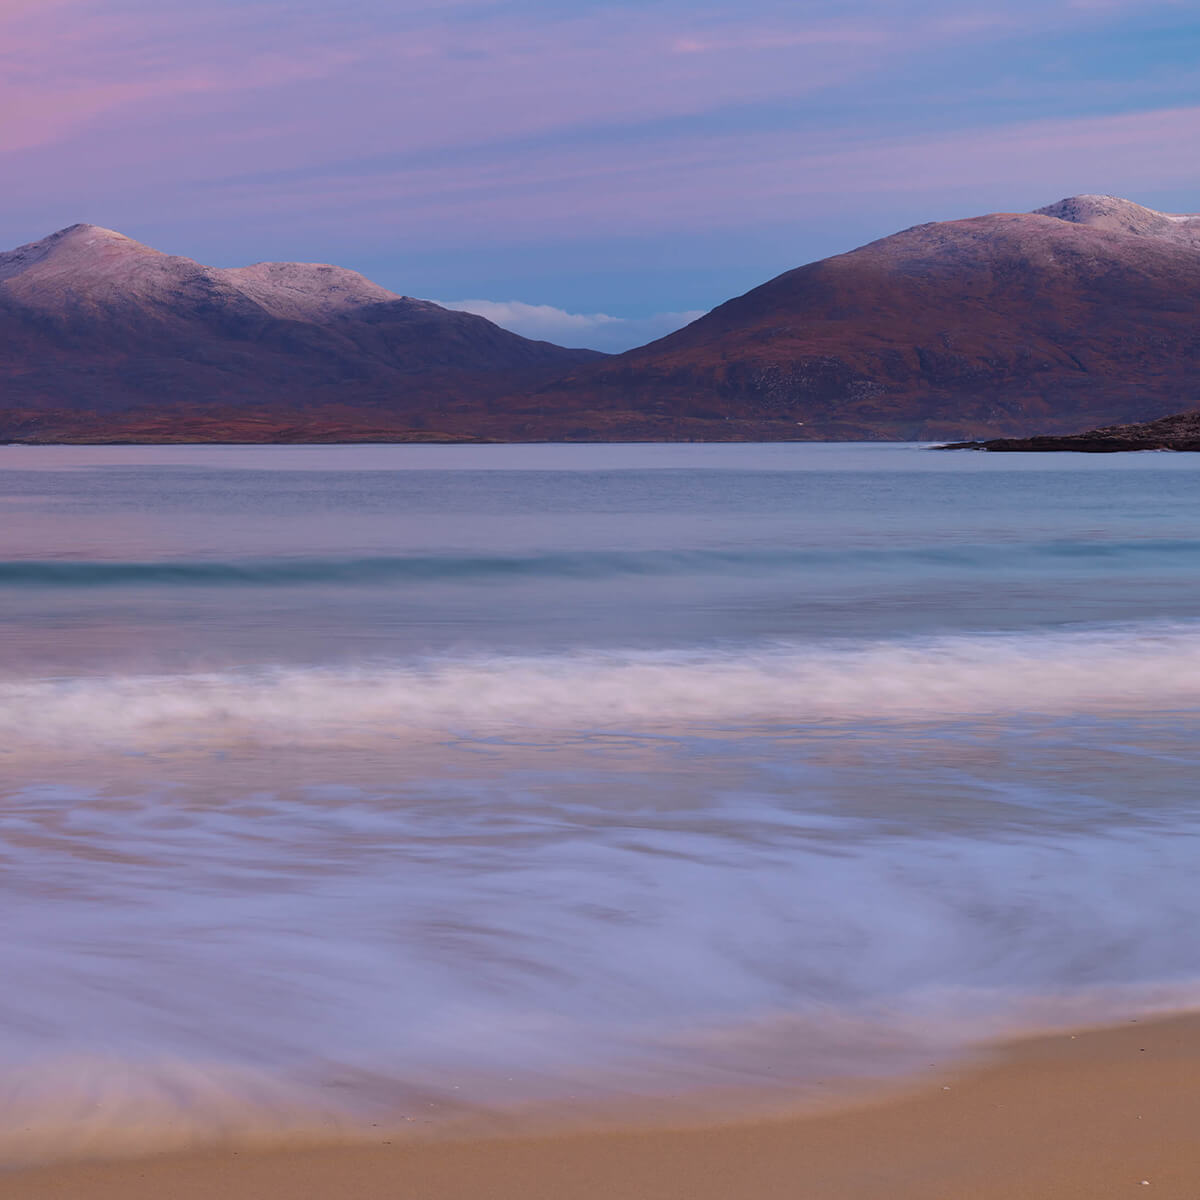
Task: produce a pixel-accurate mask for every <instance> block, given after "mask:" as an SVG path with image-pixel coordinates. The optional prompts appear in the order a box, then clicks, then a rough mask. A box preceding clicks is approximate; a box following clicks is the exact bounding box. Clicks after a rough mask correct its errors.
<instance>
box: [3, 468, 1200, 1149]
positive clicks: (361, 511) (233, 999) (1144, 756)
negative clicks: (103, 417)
mask: <svg viewBox="0 0 1200 1200" xmlns="http://www.w3.org/2000/svg"><path fill="white" fill-rule="evenodd" d="M1198 530H1200V459H1197V458H1196V457H1194V456H1186V455H1178V456H1173V455H1166V454H1155V455H1141V456H1130V457H1114V458H1110V457H1067V456H1063V457H1057V456H1051V457H1040V456H987V455H979V454H957V455H950V454H940V453H936V452H933V451H929V450H925V449H921V448H919V447H909V446H894V445H886V446H871V447H859V446H803V445H799V446H763V447H755V446H632V447H600V446H588V447H584V446H577V447H553V446H540V447H517V446H513V447H502V446H495V447H492V446H480V447H432V446H431V447H344V448H343V447H286V448H285V447H272V448H129V449H125V448H112V449H88V448H17V447H8V448H0V637H2V638H3V647H2V650H3V658H2V664H0V772H2V774H0V906H2V911H3V913H4V915H5V919H4V921H3V923H2V924H0V1160H2V1159H3V1158H7V1159H8V1160H9V1161H14V1160H16V1159H21V1158H28V1157H36V1156H38V1155H43V1154H47V1153H51V1152H55V1151H58V1152H61V1151H64V1150H65V1151H67V1152H73V1151H79V1152H86V1153H94V1152H99V1153H104V1152H108V1151H114V1150H124V1149H141V1148H147V1147H157V1146H166V1145H172V1144H177V1143H179V1142H182V1141H186V1140H188V1139H191V1138H205V1137H213V1136H221V1135H224V1134H228V1133H230V1132H233V1131H239V1132H255V1131H257V1132H261V1133H264V1134H271V1133H275V1132H279V1131H281V1130H287V1129H289V1128H310V1127H312V1126H314V1125H319V1126H322V1127H332V1126H334V1125H340V1126H343V1127H347V1128H360V1127H361V1128H370V1127H371V1126H372V1125H377V1126H378V1127H379V1128H390V1127H392V1126H394V1125H401V1124H404V1123H406V1122H407V1123H421V1124H425V1123H428V1122H436V1121H437V1120H439V1119H441V1118H442V1117H444V1116H445V1115H447V1114H454V1113H457V1112H460V1111H462V1110H464V1109H466V1110H475V1109H484V1110H488V1111H492V1110H501V1111H508V1110H511V1109H512V1108H513V1107H514V1106H516V1107H520V1106H522V1105H527V1104H531V1103H532V1104H547V1103H549V1104H552V1105H554V1106H555V1107H556V1108H557V1109H559V1110H563V1111H567V1110H570V1109H571V1107H572V1106H583V1105H588V1104H591V1103H593V1102H603V1101H606V1100H609V1099H617V1100H628V1098H629V1097H641V1098H646V1099H650V1100H655V1099H656V1098H663V1097H669V1096H676V1095H678V1094H679V1093H689V1094H697V1093H701V1092H711V1091H714V1090H715V1091H717V1092H721V1091H723V1090H724V1089H733V1090H734V1091H735V1092H738V1093H739V1094H740V1093H742V1092H743V1091H745V1090H749V1091H751V1092H760V1093H761V1092H765V1091H767V1090H770V1089H779V1088H782V1089H783V1090H785V1091H787V1092H789V1093H791V1092H792V1091H793V1090H795V1089H800V1090H804V1089H809V1090H816V1089H820V1088H823V1087H829V1086H831V1084H832V1083H833V1081H836V1080H838V1079H840V1078H843V1077H853V1076H856V1075H866V1074H873V1075H878V1074H881V1073H887V1072H892V1071H903V1070H908V1069H913V1068H924V1067H927V1066H928V1063H929V1062H931V1061H935V1060H936V1061H944V1058H945V1056H946V1055H949V1054H952V1053H954V1052H956V1051H958V1050H960V1049H962V1048H964V1047H967V1046H970V1045H971V1044H972V1043H974V1042H977V1041H979V1040H980V1039H983V1038H986V1037H989V1036H993V1035H996V1034H1000V1033H1006V1032H1012V1031H1016V1030H1020V1029H1024V1028H1035V1027H1039V1028H1040V1027H1049V1026H1053V1025H1056V1024H1062V1023H1065V1022H1082V1021H1088V1020H1093V1019H1104V1018H1111V1017H1113V1016H1116V1015H1128V1014H1136V1013H1138V1012H1143V1011H1150V1010H1156V1009H1169V1008H1171V1007H1180V1006H1187V1005H1193V1004H1195V1003H1196V1002H1197V1001H1200V943H1198V942H1197V940H1196V937H1195V925H1196V917H1197V899H1198V886H1197V884H1196V882H1195V862H1196V855H1197V851H1198V850H1200V843H1198V842H1197V841H1196V835H1197V833H1198V832H1200V804H1198V800H1197V788H1196V784H1195V780H1196V779H1197V777H1198V776H1200V750H1198V749H1197V746H1198V745H1200V740H1198V738H1197V732H1198V728H1197V726H1198V722H1197V714H1198V712H1200V533H1198V532H1197V531H1198Z"/></svg>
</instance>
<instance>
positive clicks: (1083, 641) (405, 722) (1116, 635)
mask: <svg viewBox="0 0 1200 1200" xmlns="http://www.w3.org/2000/svg"><path fill="white" fill-rule="evenodd" d="M1197 707H1200V626H1198V625H1192V624H1173V625H1139V626H1130V627H1122V628H1106V629H1100V630H1083V631H1080V630H1075V631H1065V632H1040V633H1022V634H990V635H971V636H965V635H964V636H954V637H940V638H926V639H896V640H892V641H876V642H863V643H843V644H794V643H791V644H771V645H766V646H762V645H760V646H755V647H747V648H741V649H736V650H722V651H704V652H694V653H668V652H624V653H613V652H591V653H575V654H561V655H546V656H541V657H534V656H526V657H515V656H514V657H499V656H493V657H475V658H448V657H443V658H438V659H430V660H426V661H421V662H408V663H394V662H388V663H372V664H362V665H357V666H352V667H350V666H347V667H316V666H310V667H305V666H294V667H273V668H266V669H257V670H230V671H207V672H188V673H183V674H171V675H165V674H164V675H122V676H113V675H108V676H94V677H77V678H69V679H29V678H8V679H0V738H3V739H4V742H5V744H6V745H7V746H8V747H9V748H10V749H12V748H16V747H20V746H22V745H30V744H36V743H42V744H45V743H47V742H51V743H56V744H60V745H72V746H75V747H77V748H78V747H82V746H84V745H86V744H95V743H113V744H130V745H141V744H146V743H159V742H162V741H164V740H171V741H173V742H175V743H179V744H182V743H184V742H187V741H192V740H195V741H202V742H205V743H210V742H218V743H219V742H227V741H239V742H241V741H245V740H247V739H250V740H259V741H263V742H268V743H272V744H276V743H280V742H284V743H286V742H289V741H299V740H303V741H304V742H306V743H307V744H325V745H336V744H342V743H347V744H348V743H350V742H353V741H355V740H359V739H363V738H371V737H388V738H395V737H398V736H400V737H403V736H406V735H408V736H413V735H425V736H429V735H434V736H440V735H459V734H468V735H469V734H473V733H491V732H496V731H498V732H500V733H504V732H505V731H513V730H544V731H546V732H548V733H552V732H555V731H557V732H567V731H588V730H605V729H619V730H638V729H646V730H650V729H655V730H659V729H669V730H686V729H690V728H696V727H701V726H703V727H712V726H745V725H751V724H753V725H770V726H785V727H799V726H811V725H814V724H821V723H825V722H856V723H860V722H871V721H896V720H917V721H920V720H937V719H945V718H953V717H964V718H969V717H983V716H987V715H990V714H992V715H995V714H998V715H1004V714H1009V715H1011V714H1019V713H1075V712H1089V713H1090V712H1103V711H1122V712H1134V713H1138V712H1147V711H1163V710H1180V709H1194V708H1197Z"/></svg>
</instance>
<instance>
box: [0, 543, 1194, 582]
mask: <svg viewBox="0 0 1200 1200" xmlns="http://www.w3.org/2000/svg"><path fill="white" fill-rule="evenodd" d="M1197 562H1200V541H1194V540H1188V539H1167V540H1154V541H1124V542H1112V541H1047V542H1017V543H1003V544H995V545H976V546H953V547H940V546H936V545H931V546H906V547H896V548H887V547H849V548H834V547H830V548H813V547H810V548H801V549H787V548H784V549H780V548H761V549H757V548H753V547H749V548H736V549H715V548H708V549H695V550H590V551H583V550H580V551H570V550H564V551H556V552H546V553H540V554H527V555H519V554H459V555H454V554H408V555H377V556H369V557H357V558H346V557H341V558H317V557H294V558H286V557H271V558H255V559H234V560H215V559H180V560H160V561H146V562H115V561H100V560H93V561H79V560H57V559H45V560H39V559H13V560H7V561H2V562H0V588H10V589H17V588H49V589H56V590H72V589H86V588H115V587H139V588H170V587H210V588H221V587H270V588H283V587H304V586H313V585H322V584H324V585H335V586H382V585H396V584H404V583H423V582H459V581H461V582H472V581H487V580H505V579H513V580H520V579H585V580H596V579H606V578H613V577H617V578H619V577H629V576H639V575H645V576H652V575H688V574H720V573H729V572H741V573H762V572H776V571H803V570H834V569H857V570H863V571H895V570H901V569H912V568H914V567H923V568H925V569H926V570H929V569H932V570H937V569H943V570H994V571H1006V572H1007V571H1013V570H1019V569H1021V568H1022V567H1026V568H1031V569H1032V568H1038V567H1041V568H1044V567H1045V566H1046V565H1047V564H1052V563H1057V564H1059V565H1060V566H1062V565H1070V566H1073V567H1074V568H1075V569H1085V570H1086V569H1087V568H1088V567H1089V566H1093V567H1109V568H1111V567H1112V566H1113V565H1116V564H1125V565H1129V566H1131V567H1136V568H1138V569H1144V568H1146V567H1148V566H1155V567H1159V568H1161V569H1184V570H1194V569H1195V567H1196V564H1197Z"/></svg>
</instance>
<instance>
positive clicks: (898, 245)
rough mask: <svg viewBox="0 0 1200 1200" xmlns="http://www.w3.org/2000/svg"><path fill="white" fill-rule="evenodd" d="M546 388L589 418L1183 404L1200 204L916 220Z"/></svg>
mask: <svg viewBox="0 0 1200 1200" xmlns="http://www.w3.org/2000/svg"><path fill="white" fill-rule="evenodd" d="M538 400H539V403H540V405H541V407H542V409H543V410H545V411H558V412H563V413H564V414H565V413H567V412H573V413H574V421H575V424H576V425H584V426H587V425H592V426H601V425H604V424H608V425H611V426H614V427H616V428H620V427H621V425H622V423H628V424H629V425H630V426H631V427H636V426H638V425H643V426H644V425H645V424H647V423H651V424H657V425H658V426H660V427H661V428H662V429H664V430H671V429H676V430H679V431H683V430H687V429H691V430H693V431H695V434H696V435H697V436H704V429H705V428H706V427H707V428H716V429H719V425H718V423H721V424H729V423H731V422H732V423H734V425H735V426H741V427H745V426H747V425H750V426H758V427H760V428H761V429H762V430H763V432H764V434H765V435H767V436H770V435H771V434H772V431H774V436H791V437H797V436H799V437H814V438H868V439H877V438H899V439H917V440H921V439H930V440H940V439H943V438H947V439H948V438H969V437H988V436H994V435H1000V434H1015V435H1025V434H1029V433H1058V432H1069V431H1073V430H1077V429H1080V428H1081V427H1086V426H1087V425H1089V424H1102V423H1110V422H1122V421H1137V420H1143V419H1146V418H1149V417H1154V416H1158V415H1160V414H1162V413H1164V412H1172V411H1177V410H1179V409H1181V408H1185V407H1187V406H1188V405H1195V404H1197V403H1200V216H1176V215H1171V214H1166V213H1159V212H1155V211H1153V210H1151V209H1148V208H1143V207H1142V206H1140V205H1137V204H1134V203H1132V202H1130V201H1128V200H1120V199H1117V198H1114V197H1109V196H1074V197H1071V198H1070V199H1067V200H1062V201H1060V202H1059V203H1057V204H1052V205H1050V206H1049V207H1047V208H1042V209H1039V210H1038V211H1037V212H1034V213H998V214H993V215H991V216H983V217H973V218H970V219H968V220H962V221H944V222H938V223H935V224H930V225H918V226H917V227H915V228H913V229H908V230H905V231H904V232H903V233H897V234H894V235H893V236H891V237H887V238H884V239H882V240H881V241H877V242H872V243H871V244H870V245H867V246H863V247H862V248H861V249H858V250H854V251H851V252H850V253H848V254H840V255H837V256H835V257H833V258H827V259H824V260H823V261H821V262H816V263H812V264H810V265H808V266H804V267H799V268H797V269H796V270H793V271H788V272H787V273H786V274H784V275H780V276H778V277H777V278H775V279H772V280H771V281H770V282H769V283H765V284H763V285H762V286H761V287H757V288H755V289H754V290H753V291H751V292H748V293H746V295H744V296H739V297H738V298H737V299H735V300H730V301H728V302H727V303H725V304H722V305H721V306H720V307H719V308H716V309H714V310H713V311H712V312H711V313H709V314H708V315H707V316H704V317H701V318H700V319H699V320H698V321H695V322H694V323H693V324H691V325H688V326H687V327H686V328H684V329H681V330H679V331H678V332H676V333H673V334H671V335H669V336H668V337H665V338H662V339H661V340H659V341H657V342H653V343H652V344H650V345H649V346H643V347H641V348H640V349H637V350H631V351H629V352H628V353H625V354H621V355H617V356H615V357H613V358H609V359H606V360H605V361H603V362H601V363H597V364H590V365H585V366H583V367H581V368H578V369H576V370H574V371H572V372H570V373H569V374H568V375H567V376H566V377H565V378H564V379H561V380H558V381H556V382H555V383H553V384H551V385H548V386H547V387H546V388H544V389H543V390H542V392H541V394H540V395H539V397H538ZM564 419H565V418H564ZM709 436H712V435H711V434H710V435H709ZM716 436H720V434H719V432H718V433H716Z"/></svg>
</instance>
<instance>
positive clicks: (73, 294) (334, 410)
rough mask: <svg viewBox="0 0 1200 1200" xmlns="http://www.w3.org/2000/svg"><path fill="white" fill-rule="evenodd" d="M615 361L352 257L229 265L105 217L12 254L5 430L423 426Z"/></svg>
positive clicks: (1, 353)
mask: <svg viewBox="0 0 1200 1200" xmlns="http://www.w3.org/2000/svg"><path fill="white" fill-rule="evenodd" d="M601 357H603V356H602V355H599V354H597V353H596V352H594V351H590V350H565V349H563V348H562V347H559V346H552V345H550V344H549V343H547V342H534V341H530V340H528V339H526V338H522V337H519V336H518V335H516V334H514V333H510V332H508V331H507V330H504V329H501V328H499V326H497V325H494V324H492V323H491V322H490V321H487V320H484V319H483V318H482V317H477V316H474V315H472V314H470V313H461V312H451V311H449V310H447V309H443V308H441V307H439V306H438V305H436V304H431V303H429V302H427V301H422V300H413V299H411V298H409V297H404V296H397V295H394V294H393V293H391V292H388V291H387V290H385V289H384V288H381V287H379V286H377V285H376V284H374V283H371V282H370V281H369V280H367V279H365V278H363V277H362V276H361V275H358V274H356V273H355V272H353V271H347V270H343V269H342V268H339V267H332V266H325V265H320V264H307V263H260V264H257V265H256V266H252V267H242V268H238V269H233V270H221V269H216V268H212V267H205V266H201V265H200V264H199V263H195V262H192V261H191V260H190V259H186V258H178V257H173V256H170V255H166V254H161V253H159V252H158V251H156V250H152V249H150V248H149V247H147V246H143V245H141V244H139V243H138V242H135V241H132V240H131V239H129V238H126V237H124V236H122V235H121V234H119V233H114V232H113V231H111V230H107V229H100V228H98V227H96V226H92V225H76V226H72V227H71V228H69V229H65V230H62V231H60V232H59V233H56V234H52V235H51V236H50V237H48V238H44V239H43V240H41V241H39V242H34V243H32V244H30V245H28V246H22V247H20V248H19V249H17V250H13V251H10V252H8V253H5V254H0V432H5V431H7V432H9V433H13V432H16V433H18V434H19V433H20V431H21V430H28V429H30V428H35V427H37V428H46V427H48V426H54V425H56V424H58V425H65V426H71V427H74V428H76V429H77V430H78V431H79V432H80V433H81V434H82V435H86V434H87V431H88V429H94V430H95V431H97V432H105V431H107V432H115V433H116V434H118V435H119V433H120V430H121V429H122V428H123V427H130V428H132V427H136V426H137V425H138V424H139V422H144V421H146V420H149V419H150V418H151V416H154V415H156V416H158V417H159V418H161V416H162V414H163V413H164V412H165V413H180V414H184V413H187V414H189V415H190V416H191V417H198V418H203V417H204V414H206V413H208V414H212V416H213V418H214V419H217V420H218V421H221V420H224V419H225V416H226V415H228V414H234V415H240V416H253V417H266V418H267V421H268V426H269V424H270V421H271V420H275V419H278V420H279V421H280V422H288V421H290V423H291V424H293V425H294V424H295V422H296V418H297V415H298V414H307V416H306V417H305V419H306V420H318V423H319V421H320V420H325V419H326V417H325V414H330V416H329V419H330V420H333V421H334V423H335V424H336V423H339V422H340V423H341V424H345V422H346V420H347V418H348V417H349V418H351V423H353V420H354V419H357V418H354V414H355V413H356V412H358V411H359V410H364V411H365V410H370V411H371V413H372V414H373V415H372V416H371V417H370V419H369V420H366V418H363V419H364V420H366V423H367V424H368V425H373V426H374V427H376V428H378V427H379V426H380V425H381V423H382V424H383V425H385V426H389V425H390V426H394V427H397V428H404V427H408V426H412V427H414V428H418V429H419V428H422V427H427V426H428V425H429V422H430V420H433V421H434V422H435V423H436V417H437V413H438V411H439V410H441V409H444V408H445V407H447V406H454V405H461V404H464V403H466V404H470V405H478V404H480V403H483V402H486V400H487V399H488V398H490V397H494V396H497V395H499V394H501V393H504V392H508V391H512V390H514V389H517V390H520V389H528V388H530V387H532V386H535V385H537V384H540V383H542V382H545V380H546V379H548V378H550V377H553V376H556V375H559V374H561V373H562V371H563V370H564V369H565V368H567V367H570V366H571V365H573V364H577V363H581V362H587V361H592V360H595V359H598V358H601ZM121 414H130V415H129V416H122V415H121ZM217 414H221V415H220V416H218V415H217Z"/></svg>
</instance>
